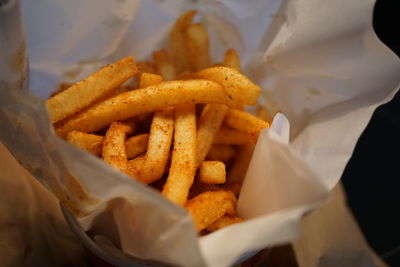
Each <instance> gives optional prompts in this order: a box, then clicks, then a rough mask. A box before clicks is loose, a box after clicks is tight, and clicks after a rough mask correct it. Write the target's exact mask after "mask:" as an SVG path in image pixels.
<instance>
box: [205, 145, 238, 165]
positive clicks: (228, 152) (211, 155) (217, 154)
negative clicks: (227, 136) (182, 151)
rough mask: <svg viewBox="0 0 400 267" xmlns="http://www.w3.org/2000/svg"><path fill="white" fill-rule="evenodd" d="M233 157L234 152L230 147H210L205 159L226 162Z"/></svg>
mask: <svg viewBox="0 0 400 267" xmlns="http://www.w3.org/2000/svg"><path fill="white" fill-rule="evenodd" d="M234 156H235V150H234V149H233V148H232V146H230V145H212V147H211V149H210V150H209V151H208V154H207V157H206V159H208V160H218V161H222V162H227V161H229V160H231V159H232V158H233V157H234Z"/></svg>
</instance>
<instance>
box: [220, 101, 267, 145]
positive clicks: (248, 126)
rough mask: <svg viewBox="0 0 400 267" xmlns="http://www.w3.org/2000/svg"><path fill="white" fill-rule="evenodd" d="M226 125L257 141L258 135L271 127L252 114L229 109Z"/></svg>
mask: <svg viewBox="0 0 400 267" xmlns="http://www.w3.org/2000/svg"><path fill="white" fill-rule="evenodd" d="M225 123H226V125H228V126H229V127H232V128H234V129H236V130H239V131H241V132H244V133H246V134H248V135H250V137H251V138H253V139H257V137H258V134H259V132H260V131H261V130H262V129H264V128H267V127H269V123H268V122H266V121H263V120H261V119H259V118H257V117H255V116H253V115H251V114H250V113H247V112H244V111H241V110H237V109H232V108H231V109H229V111H228V114H227V115H226V117H225Z"/></svg>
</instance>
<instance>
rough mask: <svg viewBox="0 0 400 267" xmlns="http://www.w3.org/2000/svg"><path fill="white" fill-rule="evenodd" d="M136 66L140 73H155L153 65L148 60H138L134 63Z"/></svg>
mask: <svg viewBox="0 0 400 267" xmlns="http://www.w3.org/2000/svg"><path fill="white" fill-rule="evenodd" d="M136 66H137V67H138V69H139V71H140V72H141V73H151V74H156V73H157V71H156V68H155V67H154V65H153V64H152V63H150V62H148V61H139V62H137V63H136Z"/></svg>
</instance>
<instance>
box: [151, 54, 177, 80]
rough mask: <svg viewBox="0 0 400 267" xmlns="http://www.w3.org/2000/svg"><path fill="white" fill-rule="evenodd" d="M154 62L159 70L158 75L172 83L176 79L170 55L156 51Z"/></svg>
mask: <svg viewBox="0 0 400 267" xmlns="http://www.w3.org/2000/svg"><path fill="white" fill-rule="evenodd" d="M153 60H154V65H155V66H156V69H157V73H158V74H160V75H161V77H163V79H164V80H165V81H172V80H174V79H175V76H176V72H175V67H174V65H172V63H171V62H170V60H169V57H168V54H167V52H166V51H165V50H159V51H154V52H153Z"/></svg>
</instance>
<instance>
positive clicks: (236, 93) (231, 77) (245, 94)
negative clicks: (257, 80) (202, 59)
mask: <svg viewBox="0 0 400 267" xmlns="http://www.w3.org/2000/svg"><path fill="white" fill-rule="evenodd" d="M194 76H195V77H196V78H198V79H207V80H211V81H214V82H218V83H219V84H221V85H222V86H223V87H224V89H225V90H226V92H227V93H228V95H229V97H230V98H231V99H233V100H234V101H236V102H238V103H240V104H243V105H255V104H257V99H258V97H259V95H260V91H261V89H260V87H259V86H257V85H255V84H254V83H253V82H251V81H250V80H249V79H248V78H247V77H246V76H244V75H243V74H241V73H240V72H238V71H237V70H235V69H232V68H227V67H211V68H208V69H204V70H201V71H199V72H197V73H195V74H194Z"/></svg>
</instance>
